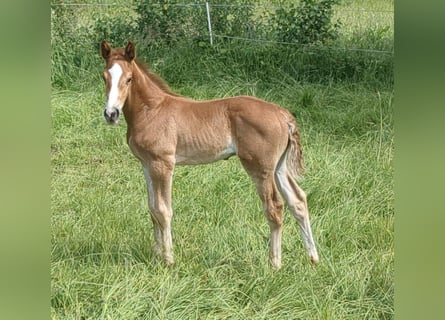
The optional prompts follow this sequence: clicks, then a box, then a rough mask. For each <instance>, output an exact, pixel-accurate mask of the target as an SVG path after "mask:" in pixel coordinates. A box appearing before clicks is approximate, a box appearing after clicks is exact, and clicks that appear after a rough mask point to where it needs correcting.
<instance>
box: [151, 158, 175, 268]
mask: <svg viewBox="0 0 445 320" xmlns="http://www.w3.org/2000/svg"><path fill="white" fill-rule="evenodd" d="M143 168H144V175H145V179H146V181H147V189H148V204H149V208H150V214H151V220H152V222H153V235H154V246H153V250H154V253H155V255H157V256H162V258H163V259H164V261H165V262H166V263H167V264H173V262H174V259H173V243H172V236H171V219H172V216H173V210H172V207H171V188H172V177H173V168H174V165H173V164H171V163H170V162H161V161H157V162H152V163H149V164H146V165H144V166H143Z"/></svg>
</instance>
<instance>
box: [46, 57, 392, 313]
mask: <svg viewBox="0 0 445 320" xmlns="http://www.w3.org/2000/svg"><path fill="white" fill-rule="evenodd" d="M163 57H164V62H163V64H159V65H158V69H159V70H158V71H160V72H161V73H163V72H164V73H168V72H167V71H169V70H170V69H171V68H173V65H172V64H173V61H170V60H169V59H168V57H165V56H163ZM156 59H157V58H156V57H153V60H156ZM159 59H160V58H159ZM159 61H160V60H159ZM185 61H186V60H185ZM218 63H220V62H218V61H215V64H218ZM190 66H193V65H189V68H191V67H190ZM180 67H181V68H184V71H181V74H180V75H177V77H176V79H178V80H177V81H176V82H173V87H174V88H175V89H176V90H177V91H180V92H182V93H184V94H187V95H189V96H192V97H194V98H196V99H207V98H212V97H216V96H228V95H233V94H241V93H247V94H255V95H256V96H258V97H260V98H265V99H267V100H269V101H273V102H276V103H279V104H281V105H283V106H285V107H287V108H289V109H290V110H291V111H292V112H293V113H294V114H295V115H296V117H297V120H298V122H299V124H300V130H301V134H302V142H303V146H304V153H305V160H306V166H307V172H306V175H305V180H304V181H302V182H301V183H300V184H301V186H302V187H303V188H304V189H305V191H306V192H307V194H308V201H309V208H310V212H311V219H312V225H313V231H314V235H315V239H316V242H317V245H318V249H319V253H320V256H321V264H320V265H319V266H317V267H315V268H314V267H312V266H310V265H309V264H308V261H307V257H306V256H305V253H304V249H303V247H302V243H301V238H300V234H299V231H298V226H297V224H296V222H295V220H294V219H293V218H292V217H291V215H290V214H289V213H288V212H287V211H286V216H285V227H284V236H283V268H282V270H280V271H279V272H274V271H272V270H271V269H270V267H269V265H268V261H267V252H268V226H267V223H266V221H265V218H264V216H263V214H262V210H261V204H260V201H259V199H258V197H257V195H256V193H255V190H254V187H253V184H252V183H251V181H250V180H249V178H248V177H247V175H246V173H245V172H244V171H243V169H242V168H241V166H240V164H239V162H238V160H237V159H236V158H232V159H230V160H228V161H222V162H218V163H215V164H211V165H204V166H194V167H177V168H176V171H175V177H174V187H173V209H174V220H173V237H174V252H175V258H176V263H175V265H174V266H172V267H170V268H167V267H165V266H164V265H163V264H162V263H159V262H157V261H156V260H155V259H154V257H153V254H152V252H151V249H150V246H151V241H152V226H151V221H150V219H149V215H148V209H147V199H146V197H147V196H146V190H145V183H144V180H143V175H142V172H141V170H140V165H139V163H138V162H137V161H136V160H135V159H134V157H133V156H132V155H131V154H130V151H129V149H128V147H127V145H126V142H125V130H126V128H125V123H122V124H121V125H120V126H118V127H109V126H106V125H105V124H104V121H103V119H102V115H101V114H102V108H103V107H102V106H103V103H104V100H103V99H104V97H103V88H102V83H100V82H95V81H94V83H93V82H91V81H90V84H88V83H87V84H84V88H83V89H82V90H74V91H69V90H60V89H54V91H53V93H52V100H51V106H52V123H53V126H52V145H51V160H52V193H51V197H52V201H51V203H52V269H51V277H52V283H51V287H52V288H51V289H52V298H51V306H52V312H51V313H52V318H53V319H391V318H393V313H394V308H393V293H394V284H393V264H394V249H393V219H394V212H393V198H394V195H393V176H392V172H393V167H392V154H393V127H392V126H393V120H392V109H393V100H392V89H391V86H387V85H382V86H380V87H374V88H369V85H368V84H366V83H364V82H362V83H352V82H349V81H345V82H335V83H334V82H331V83H329V81H328V82H326V83H324V84H323V83H311V82H297V81H295V80H292V78H291V77H290V76H287V77H282V73H281V71H279V70H278V69H277V71H276V77H273V78H268V79H264V78H258V79H257V81H253V79H249V78H246V77H244V76H242V73H241V74H239V75H236V74H235V75H236V76H233V74H230V72H227V73H224V71H220V73H221V77H220V78H219V79H220V80H221V81H213V82H209V81H207V79H206V77H209V78H210V77H211V75H209V74H206V72H210V71H211V70H212V68H220V70H223V68H221V67H222V65H217V66H215V65H212V64H208V67H207V68H208V69H205V67H204V66H201V65H200V67H201V71H202V79H203V80H201V78H198V77H197V76H192V77H191V81H190V83H189V84H188V85H187V82H186V81H185V79H183V78H184V77H185V75H184V72H186V70H187V65H183V64H182V65H180ZM230 68H233V69H236V66H231V67H229V69H230ZM271 72H272V71H269V73H268V75H271ZM245 74H248V72H246V73H245ZM170 77H172V76H170ZM172 78H173V79H175V76H173V77H172ZM86 88H88V89H86Z"/></svg>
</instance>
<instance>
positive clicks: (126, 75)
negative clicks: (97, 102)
mask: <svg viewBox="0 0 445 320" xmlns="http://www.w3.org/2000/svg"><path fill="white" fill-rule="evenodd" d="M101 54H102V57H103V58H104V59H105V62H106V67H105V70H104V73H103V76H104V80H105V85H106V94H107V102H106V107H105V111H104V116H105V119H106V121H107V122H108V123H110V124H117V123H118V121H119V116H120V114H121V113H122V112H123V114H124V117H125V120H126V122H127V126H128V127H127V142H128V145H129V147H130V149H131V151H132V152H133V154H134V155H135V156H136V157H137V158H138V159H139V160H140V161H141V163H142V169H143V171H144V175H145V179H146V182H147V189H148V203H149V208H150V213H151V219H152V221H153V226H154V252H155V254H156V255H158V256H162V257H163V259H164V260H165V262H166V263H167V264H172V263H173V250H172V236H171V219H172V215H173V212H172V204H171V198H172V192H171V189H172V178H173V171H174V168H175V165H177V164H178V165H191V164H202V163H210V162H214V161H217V160H221V159H227V158H229V157H231V156H232V155H237V156H238V157H239V159H240V161H241V163H242V165H243V167H244V169H245V170H246V171H247V173H248V174H249V176H250V177H251V178H252V180H253V182H254V183H255V186H256V190H257V192H258V195H259V197H260V199H261V201H262V203H263V207H264V212H265V215H266V218H267V221H268V223H269V226H270V253H269V258H270V263H271V264H272V266H273V267H274V268H276V269H279V268H280V267H281V234H282V223H283V201H282V200H281V197H280V194H279V192H280V193H281V194H282V196H283V197H284V199H285V201H286V203H287V205H288V207H289V209H290V211H291V212H292V213H293V215H294V217H295V218H296V219H297V221H298V224H299V226H300V230H301V235H302V239H303V243H304V246H305V248H306V250H307V253H308V255H309V259H310V261H311V262H313V263H317V262H318V254H317V249H316V247H315V243H314V240H313V237H312V231H311V226H310V221H309V212H308V207H307V202H306V195H305V193H304V191H303V190H302V189H301V188H300V187H299V186H298V185H297V183H296V182H295V178H296V177H297V175H298V174H299V173H301V170H302V167H303V165H302V164H303V157H302V150H301V145H300V137H299V134H298V127H297V123H296V121H295V119H294V118H293V117H292V115H291V114H290V112H289V111H287V110H286V109H284V108H281V107H279V106H277V105H275V104H272V103H268V102H265V101H263V100H260V99H257V98H254V97H248V96H238V97H232V98H225V99H218V100H210V101H194V100H192V99H189V98H186V97H182V96H179V95H177V94H175V93H174V92H172V91H171V90H170V89H169V88H168V86H167V85H166V84H165V83H164V82H163V81H162V80H161V79H160V78H159V77H158V76H157V75H155V74H153V73H152V72H151V71H149V70H148V69H147V68H146V67H145V66H144V65H143V64H142V63H141V62H139V61H138V60H135V57H136V51H135V46H134V44H133V43H132V42H128V44H127V46H126V47H125V48H112V47H111V46H110V45H109V44H108V43H107V42H106V41H102V43H101Z"/></svg>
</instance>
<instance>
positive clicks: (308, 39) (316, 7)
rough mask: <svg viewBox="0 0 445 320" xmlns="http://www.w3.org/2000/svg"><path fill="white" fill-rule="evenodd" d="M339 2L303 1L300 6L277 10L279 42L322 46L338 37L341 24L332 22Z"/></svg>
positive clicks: (275, 18)
mask: <svg viewBox="0 0 445 320" xmlns="http://www.w3.org/2000/svg"><path fill="white" fill-rule="evenodd" d="M338 3H339V0H301V1H300V2H299V4H298V5H296V4H293V5H291V6H290V7H282V8H279V9H277V10H276V12H275V16H274V20H275V23H276V25H277V30H276V36H277V40H278V41H284V42H295V43H299V44H321V43H326V42H327V41H329V40H333V39H335V38H336V37H337V35H338V29H339V27H340V24H339V23H338V22H333V21H332V16H333V6H334V5H336V4H338Z"/></svg>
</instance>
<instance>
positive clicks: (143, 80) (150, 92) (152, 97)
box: [124, 61, 168, 124]
mask: <svg viewBox="0 0 445 320" xmlns="http://www.w3.org/2000/svg"><path fill="white" fill-rule="evenodd" d="M167 95H168V94H167V93H166V92H164V91H163V90H162V88H160V87H159V86H158V85H157V84H156V82H154V81H153V80H151V79H150V77H149V76H148V75H147V73H146V72H145V71H144V70H142V69H141V68H140V67H139V66H138V65H137V63H136V62H134V61H133V80H132V84H131V89H130V93H129V95H128V98H127V101H126V103H125V107H124V115H125V118H126V121H127V122H129V124H131V123H133V121H134V120H135V116H136V115H137V114H138V113H139V112H141V111H142V110H143V109H144V108H145V109H147V110H146V111H148V110H153V109H156V107H157V106H159V105H160V103H161V102H162V100H164V99H165V97H166V96H167Z"/></svg>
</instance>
